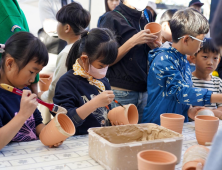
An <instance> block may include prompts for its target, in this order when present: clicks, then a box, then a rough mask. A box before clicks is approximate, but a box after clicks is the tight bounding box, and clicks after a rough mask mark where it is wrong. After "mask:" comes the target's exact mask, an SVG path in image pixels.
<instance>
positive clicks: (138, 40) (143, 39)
mask: <svg viewBox="0 0 222 170" xmlns="http://www.w3.org/2000/svg"><path fill="white" fill-rule="evenodd" d="M156 39H157V36H156V35H153V34H150V30H142V31H140V32H138V33H137V34H135V35H134V36H133V37H132V38H131V40H132V42H133V43H135V45H139V44H146V43H148V42H154V41H155V40H156Z"/></svg>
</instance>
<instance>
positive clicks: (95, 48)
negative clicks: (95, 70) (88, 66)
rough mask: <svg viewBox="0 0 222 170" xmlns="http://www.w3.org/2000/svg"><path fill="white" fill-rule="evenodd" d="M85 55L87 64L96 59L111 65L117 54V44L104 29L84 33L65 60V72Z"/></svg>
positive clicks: (108, 31) (109, 32) (111, 34)
mask: <svg viewBox="0 0 222 170" xmlns="http://www.w3.org/2000/svg"><path fill="white" fill-rule="evenodd" d="M83 53H85V54H86V55H87V56H88V57H89V63H92V62H93V61H95V60H97V59H101V60H100V62H101V63H103V64H105V65H109V64H112V63H113V62H114V61H115V60H116V57H117V54H118V44H117V42H116V40H115V36H114V35H113V33H112V32H111V31H110V30H109V29H106V28H94V29H92V30H91V31H90V32H87V31H85V32H84V33H83V34H82V36H81V39H80V40H78V41H76V42H75V43H74V44H73V46H72V48H71V50H70V52H69V54H68V57H67V60H66V67H67V70H68V71H69V70H71V69H72V66H73V64H75V62H76V60H77V59H78V58H80V57H81V55H82V54H83Z"/></svg>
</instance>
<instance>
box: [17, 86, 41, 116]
mask: <svg viewBox="0 0 222 170" xmlns="http://www.w3.org/2000/svg"><path fill="white" fill-rule="evenodd" d="M36 98H37V95H36V94H32V92H31V91H30V90H23V93H22V99H21V103H20V110H19V113H18V114H22V115H23V116H24V117H25V118H26V119H27V118H29V117H30V116H31V115H32V114H33V113H34V111H35V110H36V108H37V106H38V102H37V100H36Z"/></svg>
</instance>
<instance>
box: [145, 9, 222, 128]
mask: <svg viewBox="0 0 222 170" xmlns="http://www.w3.org/2000/svg"><path fill="white" fill-rule="evenodd" d="M196 23H197V24H196ZM170 29H171V31H172V38H173V44H172V47H169V48H159V49H154V50H152V51H151V52H150V53H149V56H148V60H149V65H150V69H149V76H148V79H147V80H148V81H147V82H148V84H147V91H148V101H147V106H146V107H145V109H144V114H143V123H148V122H149V123H157V124H160V114H162V113H177V114H181V115H184V116H185V122H187V121H188V116H189V117H190V118H192V119H194V116H195V113H196V112H197V110H198V109H201V107H200V106H204V105H206V104H211V103H222V94H212V91H209V90H208V89H201V88H194V87H192V74H191V71H190V65H189V62H188V61H187V58H186V54H188V55H191V56H193V55H194V54H195V53H197V52H198V51H199V49H200V47H201V45H202V43H203V42H204V36H205V34H207V33H208V31H209V24H208V21H207V19H206V18H205V17H204V16H203V15H202V14H201V13H199V12H198V11H196V10H193V9H190V8H189V9H185V10H180V11H177V12H176V13H175V14H174V16H173V18H172V20H171V21H170ZM191 105H194V106H199V107H192V106H191Z"/></svg>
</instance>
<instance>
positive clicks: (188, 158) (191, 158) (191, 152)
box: [182, 145, 210, 170]
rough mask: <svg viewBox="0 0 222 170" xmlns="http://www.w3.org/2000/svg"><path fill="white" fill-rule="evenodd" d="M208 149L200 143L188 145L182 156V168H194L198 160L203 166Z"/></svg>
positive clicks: (185, 169)
mask: <svg viewBox="0 0 222 170" xmlns="http://www.w3.org/2000/svg"><path fill="white" fill-rule="evenodd" d="M209 151H210V150H209V149H208V148H206V147H205V146H201V145H195V146H191V147H189V148H188V149H187V150H186V152H185V153H184V156H183V168H182V170H192V169H193V170H195V169H196V167H197V164H198V163H199V162H201V163H202V165H203V166H204V164H205V161H206V158H207V155H208V153H209Z"/></svg>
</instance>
